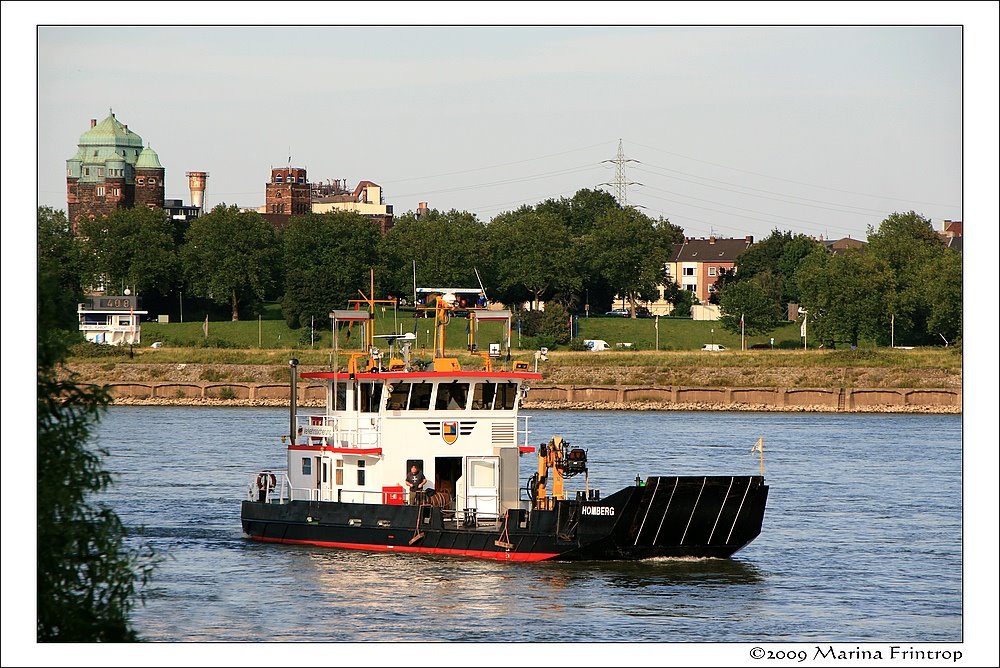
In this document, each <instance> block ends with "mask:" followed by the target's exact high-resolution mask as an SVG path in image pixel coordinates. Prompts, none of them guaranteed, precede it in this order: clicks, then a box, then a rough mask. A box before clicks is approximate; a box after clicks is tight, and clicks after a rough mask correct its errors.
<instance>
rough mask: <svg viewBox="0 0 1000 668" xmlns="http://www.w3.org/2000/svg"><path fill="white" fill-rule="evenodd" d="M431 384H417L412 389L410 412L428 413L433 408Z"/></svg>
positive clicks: (432, 387)
mask: <svg viewBox="0 0 1000 668" xmlns="http://www.w3.org/2000/svg"><path fill="white" fill-rule="evenodd" d="M433 389H434V385H433V384H431V383H415V384H414V385H413V387H412V388H411V389H410V410H411V411H426V410H429V409H430V407H431V390H433Z"/></svg>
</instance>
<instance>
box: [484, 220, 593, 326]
mask: <svg viewBox="0 0 1000 668" xmlns="http://www.w3.org/2000/svg"><path fill="white" fill-rule="evenodd" d="M487 229H488V234H489V240H490V241H489V244H490V250H491V253H490V255H491V257H492V260H493V261H492V263H491V267H490V277H491V279H492V280H493V281H494V286H495V292H496V295H497V298H498V299H499V300H500V301H503V302H505V303H508V304H511V303H520V302H524V301H530V302H531V304H532V309H537V308H538V302H540V301H542V300H545V299H548V298H549V297H551V296H552V295H553V294H554V293H555V292H558V291H571V290H577V289H579V287H580V277H579V276H578V275H577V274H576V272H575V271H574V263H573V253H572V248H573V247H572V242H571V239H570V235H569V230H568V229H567V228H566V226H565V225H564V224H563V222H562V220H560V219H559V218H558V217H557V216H555V215H553V214H548V213H538V212H537V211H534V210H532V209H531V208H530V207H521V208H520V209H518V210H517V211H512V212H508V213H503V214H501V215H499V216H497V217H495V218H494V219H493V220H492V221H490V224H489V227H488V228H487Z"/></svg>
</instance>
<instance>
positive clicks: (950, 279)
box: [867, 211, 961, 343]
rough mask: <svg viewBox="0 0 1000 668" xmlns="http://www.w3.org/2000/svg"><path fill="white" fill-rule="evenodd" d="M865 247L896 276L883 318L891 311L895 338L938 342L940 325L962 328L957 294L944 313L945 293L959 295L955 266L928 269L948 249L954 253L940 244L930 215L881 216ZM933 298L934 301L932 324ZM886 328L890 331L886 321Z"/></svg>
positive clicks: (956, 329) (959, 275)
mask: <svg viewBox="0 0 1000 668" xmlns="http://www.w3.org/2000/svg"><path fill="white" fill-rule="evenodd" d="M867 252H868V253H871V254H872V255H873V256H874V257H877V258H879V259H880V260H881V261H883V262H884V263H885V265H886V266H887V267H888V270H889V272H890V273H891V274H892V276H893V279H894V280H893V289H892V291H891V292H890V294H889V301H888V304H887V305H886V309H887V317H889V316H894V318H893V319H894V329H895V338H896V341H907V342H910V343H930V342H935V341H936V342H940V339H939V338H938V333H939V332H941V330H948V331H950V332H953V333H957V332H960V331H961V322H960V320H957V321H956V320H953V318H955V315H956V314H957V313H960V312H961V311H960V310H958V309H960V306H959V305H960V303H961V299H959V300H958V304H953V308H952V309H950V311H951V315H946V314H947V313H948V312H949V309H948V308H947V307H946V306H945V304H944V302H943V301H942V300H943V299H947V298H948V297H947V296H948V295H952V298H953V297H954V296H960V295H961V271H957V272H956V271H955V270H954V267H952V268H951V269H950V270H948V269H945V266H944V265H941V268H942V269H945V271H946V273H945V274H944V275H941V276H935V275H934V274H931V273H928V270H929V268H930V267H934V266H938V263H939V262H945V263H947V260H942V259H941V258H943V257H944V256H945V253H946V252H951V253H954V251H949V249H947V248H945V246H944V244H942V243H941V240H940V238H939V237H938V235H937V233H936V232H934V229H933V227H932V226H931V222H930V221H929V220H928V219H926V218H924V217H923V216H920V215H918V214H916V213H914V212H913V211H909V212H907V213H894V214H892V215H890V216H889V217H887V218H886V219H885V220H883V221H882V223H881V224H880V225H879V228H878V231H875V230H873V229H872V228H869V230H868V248H867ZM952 257H954V255H952ZM956 259H957V258H956ZM953 262H954V261H953ZM958 264H960V263H958ZM956 281H957V283H956ZM932 295H935V296H932ZM932 303H937V305H938V307H937V309H936V315H935V316H933V318H934V320H933V326H932V324H931V319H932V314H931V310H932ZM954 307H958V308H957V309H956V308H954ZM942 318H947V319H948V320H949V321H950V322H947V323H946V322H944V321H943V320H942ZM886 331H889V330H888V325H887V326H886Z"/></svg>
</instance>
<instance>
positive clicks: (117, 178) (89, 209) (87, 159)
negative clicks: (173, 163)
mask: <svg viewBox="0 0 1000 668" xmlns="http://www.w3.org/2000/svg"><path fill="white" fill-rule="evenodd" d="M163 177H164V169H163V166H162V165H161V164H160V159H159V157H158V156H157V155H156V152H155V151H154V150H153V149H152V148H150V147H149V146H145V147H144V146H143V141H142V137H140V136H139V135H137V134H136V133H135V132H133V131H132V130H129V128H128V126H127V125H125V124H123V123H122V122H121V121H119V120H118V119H117V118H115V114H114V112H113V111H109V112H108V117H107V118H105V119H104V120H103V121H101V122H100V123H98V122H97V119H91V121H90V129H89V130H87V131H86V132H84V133H83V134H82V135H80V143H79V145H78V148H77V152H76V154H75V155H74V156H73V157H72V158H70V159H69V160H67V161H66V203H67V208H68V214H69V220H70V222H71V223H72V224H73V226H74V228H75V227H76V224H77V222H78V221H79V220H80V219H88V218H89V219H93V218H96V217H98V216H107V215H109V214H110V213H112V212H113V211H114V210H115V209H123V208H130V207H133V206H146V207H149V208H151V209H162V208H163V197H164V185H163Z"/></svg>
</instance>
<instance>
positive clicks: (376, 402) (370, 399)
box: [338, 383, 382, 413]
mask: <svg viewBox="0 0 1000 668" xmlns="http://www.w3.org/2000/svg"><path fill="white" fill-rule="evenodd" d="M345 389H346V386H345ZM338 401H339V399H338ZM381 403H382V383H359V388H358V410H359V411H360V412H362V413H377V412H378V409H379V406H380V404H381Z"/></svg>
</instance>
